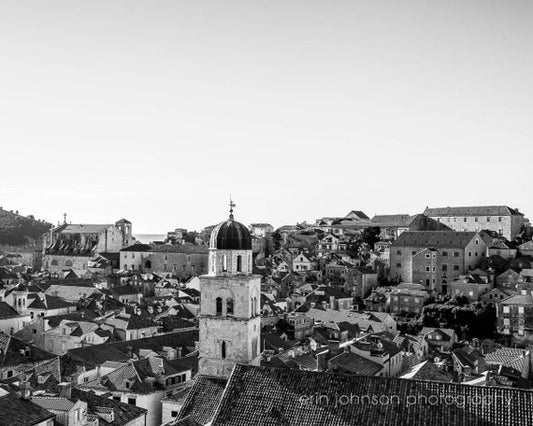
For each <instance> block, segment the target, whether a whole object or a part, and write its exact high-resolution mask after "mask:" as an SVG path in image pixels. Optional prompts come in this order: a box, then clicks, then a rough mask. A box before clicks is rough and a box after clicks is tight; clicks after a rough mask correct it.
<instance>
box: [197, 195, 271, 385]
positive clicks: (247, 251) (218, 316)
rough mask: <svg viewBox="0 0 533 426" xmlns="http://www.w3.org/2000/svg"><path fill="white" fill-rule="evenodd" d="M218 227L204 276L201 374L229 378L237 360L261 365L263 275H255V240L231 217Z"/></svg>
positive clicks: (210, 244)
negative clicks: (253, 250) (253, 246)
mask: <svg viewBox="0 0 533 426" xmlns="http://www.w3.org/2000/svg"><path fill="white" fill-rule="evenodd" d="M230 206H231V210H230V215H229V219H228V220H227V221H225V222H222V223H220V224H219V225H217V226H216V227H215V228H214V229H213V232H212V233H211V239H210V243H209V266H208V268H209V269H208V270H209V272H208V274H207V275H203V276H201V277H200V291H201V303H200V356H199V373H200V374H206V375H214V376H229V375H230V374H231V371H232V369H233V367H234V366H235V364H251V365H259V361H260V357H259V350H260V349H259V344H260V341H259V337H260V333H261V315H260V306H259V301H260V296H261V278H260V277H259V276H256V275H253V274H252V238H251V236H250V232H249V231H248V229H247V228H246V226H244V225H243V224H242V223H239V222H237V221H235V220H234V218H233V204H230Z"/></svg>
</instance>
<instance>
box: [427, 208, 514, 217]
mask: <svg viewBox="0 0 533 426" xmlns="http://www.w3.org/2000/svg"><path fill="white" fill-rule="evenodd" d="M424 215H426V216H429V217H442V216H507V215H522V213H519V212H518V211H517V210H516V209H512V208H510V207H507V206H471V207H434V208H429V207H428V208H426V210H425V211H424ZM522 216H523V215H522Z"/></svg>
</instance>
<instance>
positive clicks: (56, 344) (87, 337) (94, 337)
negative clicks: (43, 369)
mask: <svg viewBox="0 0 533 426" xmlns="http://www.w3.org/2000/svg"><path fill="white" fill-rule="evenodd" d="M45 321H46V319H45ZM34 330H35V328H34ZM111 334H112V333H110V332H109V331H108V330H104V329H102V328H101V327H100V326H99V325H98V324H96V323H94V322H90V321H72V320H69V319H63V320H61V322H60V323H59V325H57V326H56V327H52V328H46V324H45V329H44V330H43V331H42V340H37V341H36V342H35V343H36V344H38V345H39V346H41V345H42V347H43V349H45V350H47V351H49V352H50V353H53V354H56V355H63V354H65V353H66V352H67V351H68V350H70V349H74V348H80V347H85V346H89V345H100V344H102V343H105V342H107V341H108V340H109V339H110V337H111Z"/></svg>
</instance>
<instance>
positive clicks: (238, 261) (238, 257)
mask: <svg viewBox="0 0 533 426" xmlns="http://www.w3.org/2000/svg"><path fill="white" fill-rule="evenodd" d="M237 272H242V256H241V255H240V254H239V255H238V256H237Z"/></svg>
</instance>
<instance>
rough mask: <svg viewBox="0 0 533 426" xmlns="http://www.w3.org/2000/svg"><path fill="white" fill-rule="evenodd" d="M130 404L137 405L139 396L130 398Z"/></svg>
mask: <svg viewBox="0 0 533 426" xmlns="http://www.w3.org/2000/svg"><path fill="white" fill-rule="evenodd" d="M128 404H130V405H137V398H128Z"/></svg>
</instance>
